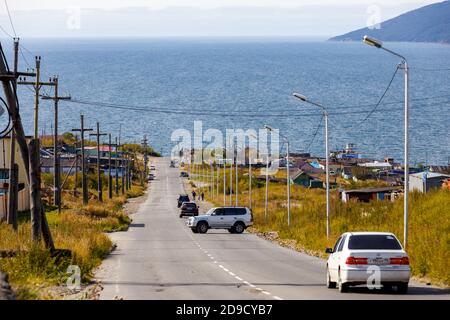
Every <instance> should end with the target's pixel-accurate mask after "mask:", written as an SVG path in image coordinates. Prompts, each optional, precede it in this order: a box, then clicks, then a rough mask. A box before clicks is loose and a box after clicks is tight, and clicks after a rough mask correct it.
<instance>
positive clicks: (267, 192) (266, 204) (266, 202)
mask: <svg viewBox="0 0 450 320" xmlns="http://www.w3.org/2000/svg"><path fill="white" fill-rule="evenodd" d="M268 198H269V154H267V158H266V201H265V205H264V220H265V221H266V222H267V206H268Z"/></svg>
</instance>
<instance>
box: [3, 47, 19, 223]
mask: <svg viewBox="0 0 450 320" xmlns="http://www.w3.org/2000/svg"><path fill="white" fill-rule="evenodd" d="M18 64H19V39H18V38H14V81H13V90H14V94H15V95H16V96H17V71H18ZM9 146H10V152H9V154H10V158H9V161H10V162H9V185H8V195H9V197H8V208H7V211H6V212H7V222H8V224H11V225H12V226H13V229H14V231H17V208H18V190H19V188H18V176H19V172H18V170H19V167H18V165H17V164H16V134H15V132H14V130H11V135H10V141H9Z"/></svg>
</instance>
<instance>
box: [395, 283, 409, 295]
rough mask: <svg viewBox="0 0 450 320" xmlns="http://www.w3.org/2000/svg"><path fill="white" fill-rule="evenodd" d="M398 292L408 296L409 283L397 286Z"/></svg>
mask: <svg viewBox="0 0 450 320" xmlns="http://www.w3.org/2000/svg"><path fill="white" fill-rule="evenodd" d="M397 292H398V293H400V294H407V293H408V283H407V282H406V283H405V282H402V283H399V284H397Z"/></svg>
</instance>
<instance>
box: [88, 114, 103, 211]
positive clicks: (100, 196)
mask: <svg viewBox="0 0 450 320" xmlns="http://www.w3.org/2000/svg"><path fill="white" fill-rule="evenodd" d="M106 135H107V134H106V133H100V123H99V122H98V121H97V132H96V133H91V134H90V136H95V137H96V138H97V192H98V201H100V202H103V183H102V173H101V161H100V160H101V159H100V137H101V136H106Z"/></svg>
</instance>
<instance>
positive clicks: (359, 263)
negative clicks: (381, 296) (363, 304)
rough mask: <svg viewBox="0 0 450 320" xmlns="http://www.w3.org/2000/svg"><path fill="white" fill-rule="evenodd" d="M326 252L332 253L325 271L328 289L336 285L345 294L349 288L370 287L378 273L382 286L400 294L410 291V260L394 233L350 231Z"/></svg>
mask: <svg viewBox="0 0 450 320" xmlns="http://www.w3.org/2000/svg"><path fill="white" fill-rule="evenodd" d="M326 253H329V254H330V256H329V257H328V261H327V269H326V280H327V287H328V288H335V287H336V285H337V287H338V288H339V291H340V292H346V291H348V288H349V287H350V286H353V285H363V284H368V283H369V281H368V280H369V277H371V275H372V274H374V271H377V272H378V270H379V284H380V285H381V286H383V287H384V288H386V289H392V288H393V287H396V289H397V292H399V293H407V291H408V282H409V279H410V276H411V269H410V266H409V258H408V255H407V253H406V252H405V250H404V249H403V248H402V245H401V244H400V242H399V241H398V239H397V237H396V236H395V235H394V234H392V233H385V232H347V233H344V234H343V235H341V236H340V237H339V239H338V240H337V241H336V244H335V245H334V248H327V250H326ZM374 266H376V267H378V268H374ZM371 279H372V277H371Z"/></svg>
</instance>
